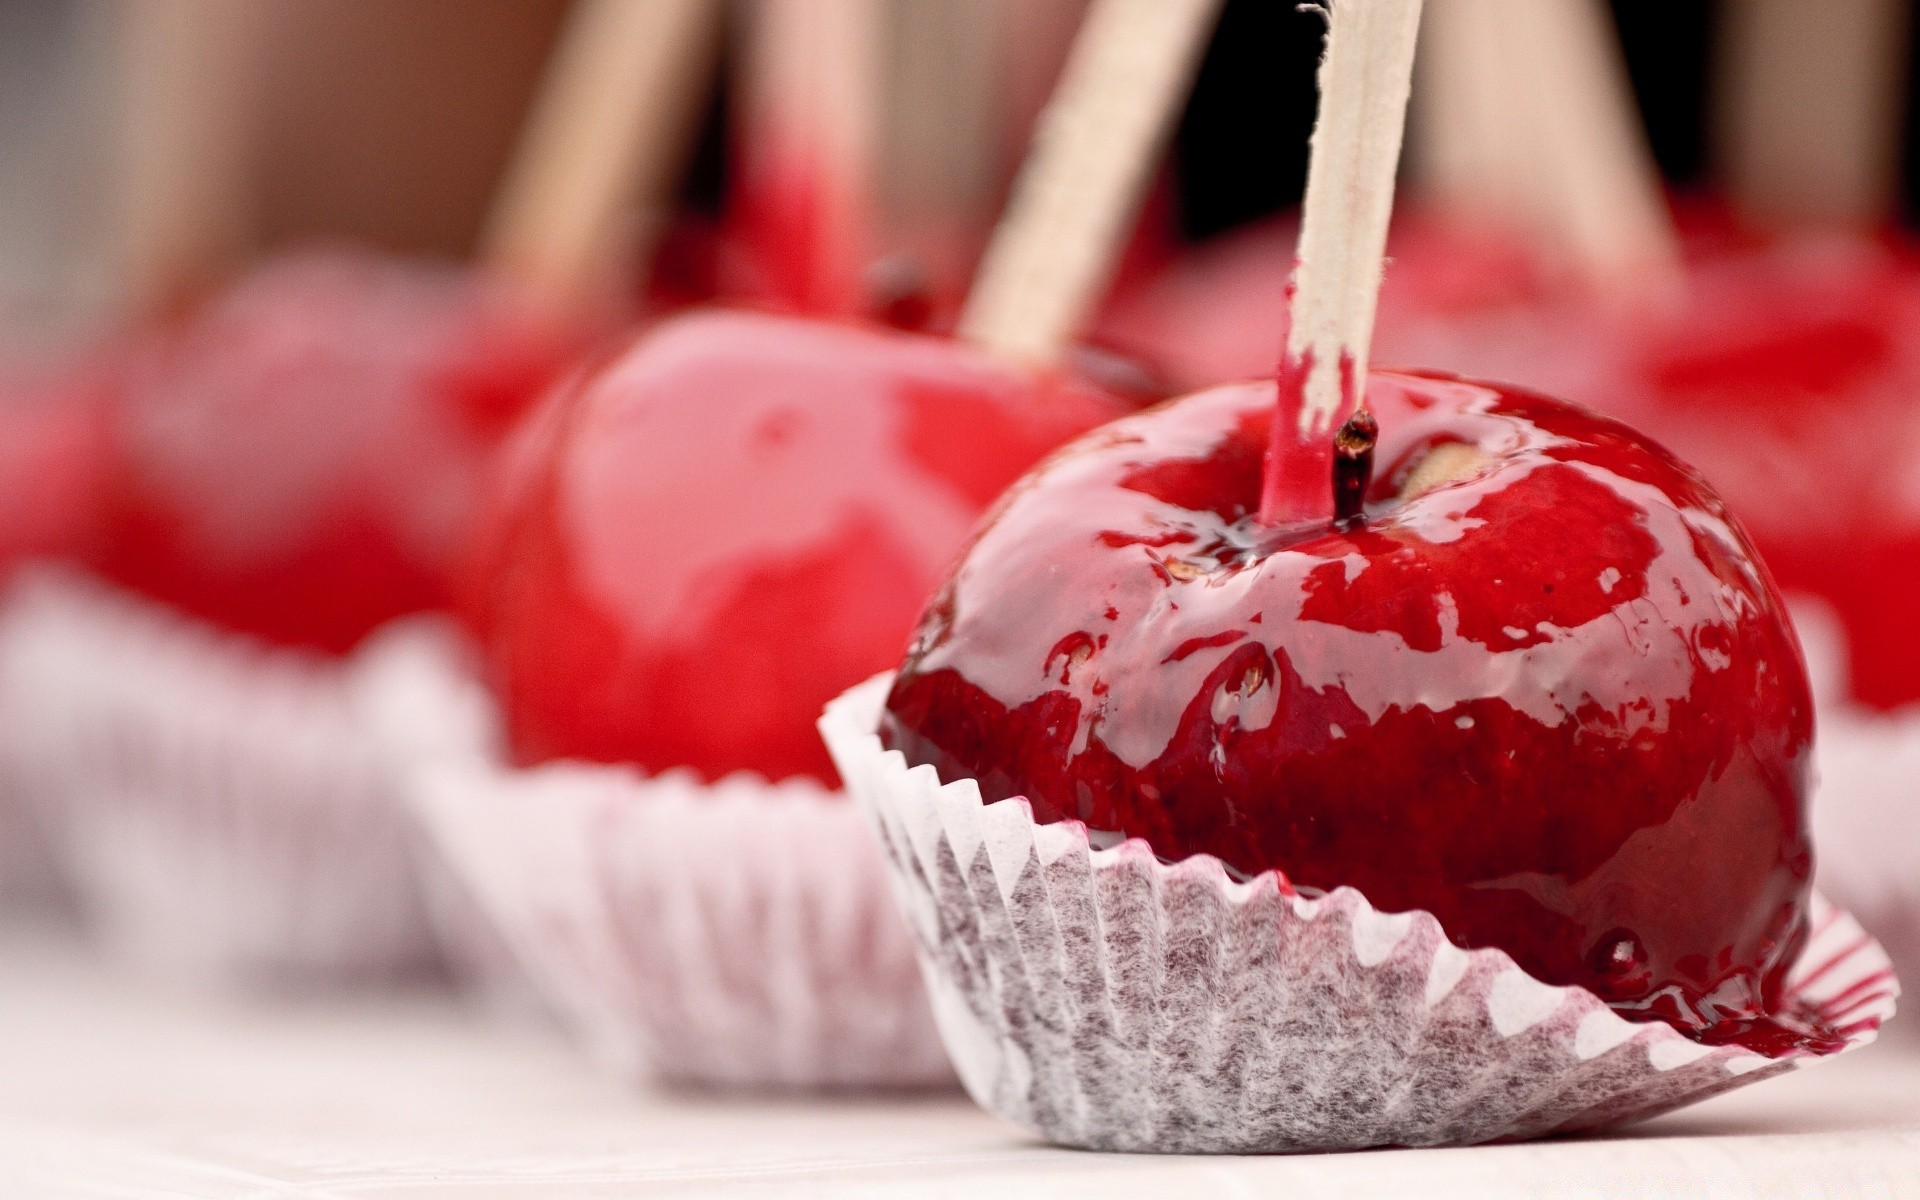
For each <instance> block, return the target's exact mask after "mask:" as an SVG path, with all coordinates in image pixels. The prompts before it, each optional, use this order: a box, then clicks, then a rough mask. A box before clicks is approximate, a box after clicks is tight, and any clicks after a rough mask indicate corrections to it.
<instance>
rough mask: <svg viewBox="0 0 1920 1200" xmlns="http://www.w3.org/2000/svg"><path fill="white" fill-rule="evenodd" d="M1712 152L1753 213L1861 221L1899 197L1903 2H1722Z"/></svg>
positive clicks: (1790, 219) (1906, 14)
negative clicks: (1714, 148) (1713, 148)
mask: <svg viewBox="0 0 1920 1200" xmlns="http://www.w3.org/2000/svg"><path fill="white" fill-rule="evenodd" d="M1722 7H1723V15H1722V18H1721V30H1720V43H1719V47H1718V66H1717V70H1716V74H1715V79H1714V92H1713V113H1712V128H1713V130H1714V134H1715V139H1714V140H1715V142H1716V143H1717V145H1716V150H1717V153H1716V156H1715V157H1716V158H1717V160H1718V166H1719V167H1720V170H1721V172H1722V174H1723V176H1724V178H1725V180H1726V185H1727V188H1728V190H1729V192H1730V193H1731V194H1732V198H1733V201H1734V204H1735V205H1736V206H1737V207H1738V209H1739V210H1740V212H1741V213H1742V214H1743V215H1745V216H1747V217H1749V218H1752V219H1756V220H1759V221H1763V222H1768V223H1776V224H1783V223H1801V224H1822V225H1840V226H1852V227H1866V226H1873V225H1876V224H1878V223H1880V222H1882V221H1884V220H1886V219H1887V218H1888V217H1889V216H1890V215H1891V214H1892V212H1893V208H1894V202H1895V198H1896V197H1897V195H1898V191H1899V188H1898V177H1899V170H1900V138H1901V132H1902V131H1901V116H1902V114H1901V99H1902V90H1903V88H1902V83H1903V76H1904V74H1905V72H1906V67H1907V34H1908V23H1909V20H1910V16H1911V11H1910V10H1911V6H1910V5H1909V4H1908V3H1906V0H1825V2H1824V3H1821V4H1818V5H1813V4H1806V3H1802V2H1800V0H1740V3H1736V4H1729V5H1724V6H1722Z"/></svg>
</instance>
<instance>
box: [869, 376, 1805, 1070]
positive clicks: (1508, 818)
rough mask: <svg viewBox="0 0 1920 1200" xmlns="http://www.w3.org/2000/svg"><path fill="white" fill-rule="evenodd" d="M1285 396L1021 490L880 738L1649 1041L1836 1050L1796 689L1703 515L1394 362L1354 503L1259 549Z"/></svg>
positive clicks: (1119, 429)
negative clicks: (1655, 1033) (1586, 1002)
mask: <svg viewBox="0 0 1920 1200" xmlns="http://www.w3.org/2000/svg"><path fill="white" fill-rule="evenodd" d="M1274 396H1275V388H1274V384H1273V383H1272V382H1271V381H1268V382H1265V383H1248V384H1237V385H1229V386H1224V387H1220V388H1216V389H1214V390H1211V391H1207V392H1202V393H1199V394H1197V395H1195V396H1192V397H1189V398H1187V399H1185V400H1182V401H1178V402H1175V403H1173V404H1171V405H1167V406H1163V407H1161V408H1158V409H1154V410H1151V411H1149V412H1146V413H1143V414H1140V415H1136V416H1132V417H1129V418H1126V419H1124V420H1121V421H1119V422H1116V423H1114V424H1112V425H1110V426H1108V427H1106V428H1104V429H1101V430H1098V431H1096V432H1094V433H1092V434H1090V435H1088V436H1087V437H1085V438H1083V439H1081V440H1080V441H1078V442H1076V443H1074V444H1073V445H1072V446H1071V447H1069V448H1068V449H1065V450H1063V451H1061V452H1060V453H1059V454H1056V455H1055V456H1053V457H1052V458H1050V459H1049V460H1048V461H1047V462H1046V463H1045V464H1044V465H1042V466H1041V467H1040V468H1039V469H1038V470H1036V471H1035V472H1034V473H1032V474H1031V475H1029V476H1028V477H1027V478H1026V479H1025V480H1024V481H1022V482H1021V483H1020V484H1019V485H1017V486H1016V487H1014V488H1013V489H1012V490H1011V491H1009V493H1008V494H1007V496H1006V498H1005V499H1003V500H1002V501H1001V503H1000V504H999V506H998V507H997V509H996V510H995V511H994V512H993V513H992V514H991V515H990V517H989V518H988V520H987V521H986V522H985V523H984V524H983V526H982V529H981V531H980V532H979V534H978V535H977V537H976V538H975V540H974V541H973V542H972V544H971V545H970V547H969V548H968V549H967V550H966V552H965V553H964V555H963V556H962V558H961V559H960V562H959V565H958V566H957V568H956V569H955V570H954V572H953V574H952V575H951V577H950V578H949V579H948V581H947V582H946V584H945V585H944V586H943V587H942V589H941V590H940V591H939V592H938V594H937V595H936V597H935V599H934V600H933V602H932V603H931V605H930V606H929V608H928V609H927V611H926V613H925V615H924V616H923V617H922V619H921V623H920V626H919V629H918V632H917V634H916V635H915V637H914V640H913V643H912V648H911V650H910V652H909V654H908V656H907V659H906V662H905V664H904V665H903V666H902V667H901V669H900V672H899V675H898V677H897V679H896V681H895V683H894V685H893V688H892V691H891V694H890V696H889V698H888V702H887V707H886V712H885V715H884V717H883V723H882V729H881V733H882V737H883V739H884V741H885V743H886V744H887V745H888V746H890V747H892V748H894V749H898V750H900V751H902V752H903V753H904V754H905V756H906V758H907V760H908V761H909V762H910V763H913V764H931V765H932V766H934V767H935V768H937V769H938V771H939V772H940V775H941V777H942V778H943V779H949V780H953V779H960V778H972V779H975V780H977V781H978V783H979V786H980V789H981V792H982V794H983V797H984V799H985V800H987V801H994V800H1000V799H1004V798H1008V797H1016V796H1018V797H1025V798H1026V800H1027V802H1028V803H1029V804H1030V805H1031V806H1032V809H1033V812H1034V815H1035V818H1036V819H1037V820H1040V821H1043V822H1052V821H1063V820H1073V821H1079V822H1083V823H1085V825H1086V826H1087V827H1088V828H1089V829H1090V830H1092V831H1096V832H1097V833H1098V834H1102V835H1109V836H1126V837H1138V838H1143V839H1145V841H1146V842H1147V843H1148V844H1149V845H1150V846H1151V847H1152V848H1153V850H1154V851H1155V852H1156V853H1157V854H1159V855H1160V856H1161V857H1163V858H1165V859H1168V860H1177V859H1180V858H1184V857H1187V856H1190V855H1195V854H1210V855H1214V856H1216V857H1218V858H1219V859H1220V860H1221V861H1222V862H1224V863H1225V864H1226V865H1227V867H1228V868H1229V869H1231V870H1233V871H1236V872H1239V873H1242V874H1244V875H1252V874H1255V873H1258V872H1263V871H1267V870H1274V871H1278V872H1279V873H1280V874H1281V875H1282V876H1283V877H1284V879H1285V880H1286V881H1289V882H1290V883H1291V885H1292V886H1294V887H1297V888H1301V889H1313V890H1328V889H1332V888H1336V887H1340V886H1343V885H1350V886H1352V887H1355V888H1357V889H1359V890H1360V891H1361V892H1362V893H1363V894H1364V895H1365V896H1367V898H1368V899H1369V900H1371V901H1372V902H1373V903H1374V904H1375V905H1377V906H1379V907H1381V908H1382V909H1385V910H1408V909H1425V910H1427V911H1429V912H1431V913H1433V914H1434V915H1435V916H1436V917H1438V918H1439V920H1440V921H1441V923H1442V925H1443V926H1444V928H1445V929H1446V930H1447V931H1448V933H1449V935H1450V936H1451V937H1452V938H1453V939H1454V940H1455V941H1456V942H1458V943H1459V944H1461V945H1463V946H1468V947H1497V948H1499V949H1502V950H1504V951H1506V952H1507V953H1508V954H1510V955H1512V957H1513V958H1514V960H1515V961H1516V962H1517V963H1518V964H1519V965H1520V966H1521V967H1523V968H1524V969H1526V970H1527V971H1529V972H1531V973H1532V974H1534V975H1535V976H1536V977H1538V978H1540V979H1543V980H1546V981H1548V982H1550V983H1554V984H1573V985H1579V986H1582V987H1586V988H1589V989H1591V990H1592V991H1594V992H1595V993H1597V994H1598V995H1599V996H1601V997H1602V998H1604V999H1605V1000H1606V1001H1607V1002H1608V1003H1610V1004H1611V1005H1613V1006H1614V1007H1615V1008H1616V1009H1617V1010H1619V1011H1620V1012H1622V1013H1623V1014H1625V1015H1627V1016H1629V1017H1633V1018H1637V1019H1655V1018H1657V1019H1663V1020H1666V1021H1668V1022H1670V1023H1672V1024H1673V1025H1675V1026H1676V1027H1678V1028H1680V1029H1681V1030H1683V1031H1685V1032H1687V1033H1688V1034H1690V1035H1692V1036H1695V1037H1697V1038H1700V1039H1702V1040H1706V1041H1738V1042H1742V1043H1745V1044H1748V1045H1751V1046H1754V1047H1756V1048H1759V1049H1762V1050H1765V1051H1768V1052H1774V1053H1778V1052H1784V1051H1786V1050H1788V1049H1791V1048H1795V1047H1800V1046H1809V1045H1822V1044H1825V1043H1826V1042H1827V1041H1829V1040H1830V1039H1831V1036H1832V1035H1831V1031H1827V1030H1822V1029H1819V1028H1815V1027H1813V1026H1812V1025H1811V1024H1810V1023H1808V1022H1806V1021H1803V1020H1802V1019H1801V1018H1800V1017H1798V1016H1797V1015H1796V1014H1795V1013H1793V1012H1786V1011H1783V1008H1784V1007H1786V1006H1785V1005H1784V1003H1783V1000H1782V980H1783V976H1784V974H1785V972H1786V970H1787V968H1788V966H1789V965H1790V964H1791V963H1792V962H1793V960H1794V958H1795V956H1796V954H1797V953H1798V951H1799V949H1800V948H1801V946H1802V945H1803V944H1804V942H1805V940H1806V938H1807V936H1808V928H1807V926H1808V902H1809V899H1808V897H1809V892H1808V879H1809V875H1810V872H1811V866H1812V859H1811V853H1810V850H1809V846H1808V841H1807V834H1806V829H1805V815H1804V807H1805V799H1806V794H1807V787H1808V769H1809V762H1810V759H1809V749H1810V741H1811V737H1812V714H1811V702H1810V699H1809V695H1808V687H1807V680H1806V676H1805V668H1804V666H1803V664H1802V662H1801V657H1800V652H1799V648H1798V646H1797V643H1796V641H1795V637H1794V634H1793V631H1792V629H1791V627H1790V626H1789V625H1788V623H1787V621H1786V618H1785V617H1784V615H1783V612H1782V608H1781V604H1780V601H1779V598H1778V597H1777V595H1776V594H1775V589H1774V586H1773V584H1772V582H1771V580H1770V579H1769V577H1768V575H1767V573H1766V570H1765V568H1764V567H1763V566H1762V565H1761V563H1760V561H1759V560H1758V559H1757V558H1756V557H1755V555H1754V552H1753V549H1752V547H1751V545H1750V544H1749V542H1748V540H1747V537H1746V535H1745V534H1744V533H1743V532H1742V531H1741V529H1740V527H1739V525H1738V523H1737V522H1736V521H1735V520H1734V519H1733V518H1732V517H1730V516H1729V515H1728V512H1727V510H1726V508H1725V507H1724V506H1723V505H1722V503H1721V502H1720V501H1719V500H1718V499H1717V498H1716V497H1715V495H1714V494H1713V493H1712V491H1710V490H1709V489H1708V487H1707V486H1706V485H1705V484H1704V483H1703V482H1702V480H1701V479H1700V478H1699V476H1697V475H1696V474H1694V473H1693V472H1692V471H1691V470H1690V469H1688V468H1687V467H1685V466H1683V465H1682V464H1681V463H1679V462H1678V461H1676V460H1675V459H1674V458H1672V457H1671V456H1669V455H1668V454H1667V453H1666V452H1665V451H1663V450H1661V449H1660V448H1659V447H1657V446H1655V445H1654V444H1652V443H1650V442H1648V441H1646V440H1645V439H1643V438H1641V437H1640V436H1638V435H1637V434H1635V433H1633V432H1632V431H1631V430H1629V429H1627V428H1626V427H1624V426H1622V425H1619V424H1617V423H1615V422H1613V421H1610V420H1607V419H1604V418H1601V417H1599V416H1596V415H1593V414H1591V413H1589V412H1587V411H1585V410H1583V409H1579V408H1576V407H1572V406H1569V405H1566V404H1563V403H1560V402H1557V401H1553V400H1549V399H1546V398H1543V397H1540V396H1538V395H1533V394H1529V393H1527V392H1523V391H1517V390H1511V389H1505V388H1499V387H1494V386H1488V385H1481V384H1475V383H1469V382H1463V381H1459V380H1457V379H1453V378H1450V377H1443V376H1437V375H1421V374H1406V373H1392V372H1374V373H1372V375H1371V376H1370V378H1369V382H1368V385H1367V389H1366V399H1367V407H1368V409H1370V411H1371V413H1372V414H1373V415H1374V416H1375V417H1377V420H1378V428H1379V430H1380V431H1381V432H1380V434H1379V442H1378V445H1377V447H1374V446H1372V444H1371V431H1369V430H1368V429H1365V428H1363V427H1362V423H1361V422H1359V421H1358V420H1356V421H1355V422H1350V423H1349V424H1348V425H1347V426H1345V427H1343V429H1342V437H1341V439H1340V441H1339V443H1338V444H1337V446H1336V451H1337V453H1336V462H1337V463H1338V464H1340V465H1338V466H1336V486H1335V489H1334V494H1335V496H1336V498H1338V497H1340V496H1341V495H1342V494H1343V492H1344V494H1345V496H1346V500H1345V502H1344V504H1343V507H1342V510H1341V511H1340V512H1338V513H1337V514H1336V517H1335V519H1334V520H1332V521H1328V520H1324V519H1315V520H1307V521H1302V522H1296V523H1292V524H1281V525H1268V524H1264V523H1262V522H1261V521H1260V520H1259V519H1258V516H1257V510H1258V507H1259V505H1260V500H1261V492H1262V470H1263V457H1264V452H1265V450H1266V448H1267V445H1268V438H1269V429H1270V426H1271V423H1272V421H1273V419H1274V418H1273V413H1274V409H1275V401H1274ZM1372 461H1378V462H1379V463H1380V464H1381V468H1382V469H1381V470H1379V471H1378V472H1377V473H1374V474H1373V475H1372V476H1371V482H1368V470H1369V464H1370V462H1372ZM1343 481H1344V483H1345V484H1346V485H1347V486H1346V487H1345V488H1342V487H1341V486H1340V485H1341V483H1342V482H1343Z"/></svg>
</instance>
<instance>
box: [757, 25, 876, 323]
mask: <svg viewBox="0 0 1920 1200" xmlns="http://www.w3.org/2000/svg"><path fill="white" fill-rule="evenodd" d="M886 31H887V5H886V3H885V0H756V2H755V4H754V5H753V7H752V9H751V13H750V17H749V27H748V29H747V34H746V70H745V71H744V72H743V73H742V76H741V83H742V85H743V94H742V97H741V104H740V108H741V115H740V120H739V130H738V136H737V147H738V149H737V158H736V162H737V165H738V179H737V182H736V184H735V186H734V195H733V197H731V198H730V204H731V205H732V206H733V209H734V211H733V219H734V223H735V228H736V230H737V231H738V233H739V234H740V236H742V237H743V238H745V239H746V240H747V242H748V243H749V245H751V246H752V247H753V248H754V250H755V253H756V258H757V265H758V266H759V267H761V268H762V269H764V270H765V271H767V272H768V276H769V278H768V283H769V285H770V286H771V290H772V291H773V292H774V294H775V298H777V299H779V300H782V301H785V302H787V303H790V304H793V305H795V306H797V307H799V308H800V309H802V310H803V311H806V312H808V313H812V314H816V315H833V314H838V315H847V314H852V313H857V312H859V311H861V310H862V309H863V308H864V307H865V302H866V297H865V288H864V285H863V279H862V274H863V272H864V271H865V269H866V266H867V263H868V260H869V259H870V257H871V250H872V233H873V229H874V225H875V220H876V217H877V214H878V213H879V194H878V192H879V187H880V178H881V168H880V156H881V139H882V137H883V129H882V112H883V108H884V103H885V101H884V97H885V94H886V93H885V86H886V84H885V81H886V75H885V63H884V51H885V45H886Z"/></svg>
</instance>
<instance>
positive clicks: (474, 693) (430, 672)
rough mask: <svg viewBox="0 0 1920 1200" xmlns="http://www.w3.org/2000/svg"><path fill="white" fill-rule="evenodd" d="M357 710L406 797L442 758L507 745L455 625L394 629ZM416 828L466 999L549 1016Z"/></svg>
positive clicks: (381, 639) (427, 883)
mask: <svg viewBox="0 0 1920 1200" xmlns="http://www.w3.org/2000/svg"><path fill="white" fill-rule="evenodd" d="M362 658H363V662H364V666H363V675H362V678H363V681H364V683H365V686H364V687H363V688H362V689H361V691H360V698H361V700H362V704H361V709H362V711H363V712H364V714H365V715H366V718H367V720H368V722H369V724H370V726H371V728H372V730H373V732H374V734H375V736H376V737H377V738H378V739H379V743H380V745H381V747H382V748H383V750H384V751H385V753H386V755H387V758H388V760H389V761H390V762H391V763H392V764H393V765H394V770H395V772H396V774H397V776H398V782H397V787H398V790H399V791H400V793H401V794H402V796H403V797H405V796H410V795H411V794H412V793H413V792H414V790H415V787H414V785H413V784H412V783H411V782H410V781H411V780H412V778H413V777H414V776H415V775H418V774H420V773H422V772H425V771H430V770H431V769H432V768H433V765H434V764H437V763H440V762H447V761H450V762H453V763H456V764H458V763H471V762H474V761H491V760H492V758H493V756H494V755H496V754H497V753H498V751H499V747H500V745H501V739H500V733H499V730H498V728H497V722H496V721H495V719H494V713H493V706H492V701H491V700H490V699H489V698H488V696H487V694H486V690H485V689H484V688H482V687H481V686H480V685H479V684H478V683H477V682H476V681H475V680H474V678H473V668H472V662H473V652H472V647H471V646H470V645H469V644H468V642H467V640H466V639H465V637H464V636H462V634H461V633H460V632H459V630H458V629H456V628H455V626H454V624H453V622H451V621H449V620H447V619H445V618H443V617H431V616H429V617H410V618H408V619H406V620H403V621H396V622H394V623H393V624H391V625H389V626H388V627H387V628H386V629H383V630H382V631H380V633H379V634H378V635H377V636H376V637H375V638H374V639H373V640H372V641H371V642H370V643H369V644H368V646H367V647H366V649H365V651H364V652H363V655H362ZM403 805H404V806H405V807H407V808H408V818H409V820H410V821H412V822H414V824H415V825H416V830H415V832H416V834H417V836H416V838H415V847H414V850H415V853H414V871H415V875H416V878H417V881H418V885H419V889H420V895H421V899H422V901H423V903H424V905H425V909H426V917H427V923H428V925H429V926H430V927H431V928H432V930H433V940H434V943H435V945H436V947H437V948H438V951H439V956H440V959H441V962H442V963H443V964H444V966H445V967H446V969H447V972H448V974H450V975H451V976H452V977H453V980H454V982H455V984H456V985H457V987H458V988H459V991H460V993H461V994H462V995H463V996H465V997H467V998H468V999H471V1000H475V1001H477V1002H478V1003H479V1005H480V1007H482V1008H483V1009H484V1010H486V1011H487V1012H489V1013H491V1014H492V1015H494V1016H496V1017H500V1018H504V1019H509V1020H515V1021H518V1020H523V1019H539V1018H544V1017H547V1016H550V1015H551V1014H550V1012H549V1010H548V1008H547V1005H546V1003H545V1001H544V1000H542V999H541V997H540V993H539V990H538V989H537V988H536V987H535V986H534V984H533V981H532V980H531V979H529V978H528V977H527V972H526V969H525V968H524V967H522V966H521V965H520V960H519V957H518V956H517V955H516V954H515V953H514V952H513V949H512V948H511V947H510V946H508V944H507V941H506V938H505V937H503V936H502V935H501V933H500V931H499V930H498V929H497V928H496V927H495V926H494V923H493V921H492V919H491V918H489V917H488V916H487V914H486V913H485V911H484V910H483V909H482V907H481V905H480V902H479V900H478V899H477V898H476V897H475V896H474V895H473V893H472V891H471V890H470V889H469V888H468V887H467V885H466V883H465V881H464V880H462V879H461V877H460V875H459V873H458V872H457V871H456V870H455V869H454V866H453V864H452V863H451V862H449V861H448V860H447V857H446V855H445V854H444V853H443V852H442V850H441V846H440V843H439V842H438V840H437V839H435V838H433V837H432V836H431V835H430V834H429V833H428V832H427V831H426V830H425V829H422V828H419V827H418V825H419V821H418V814H417V813H416V812H414V811H413V806H412V805H411V804H407V803H406V802H405V801H404V800H403Z"/></svg>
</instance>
